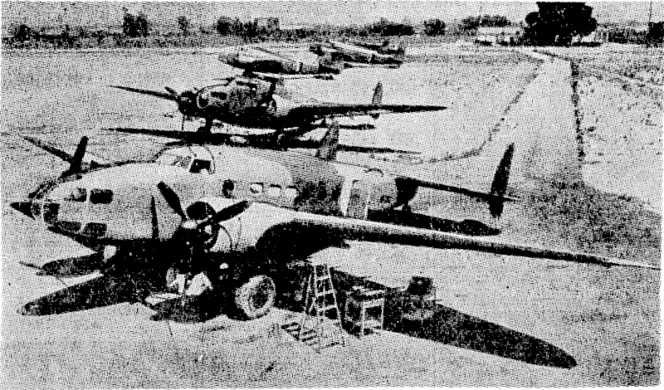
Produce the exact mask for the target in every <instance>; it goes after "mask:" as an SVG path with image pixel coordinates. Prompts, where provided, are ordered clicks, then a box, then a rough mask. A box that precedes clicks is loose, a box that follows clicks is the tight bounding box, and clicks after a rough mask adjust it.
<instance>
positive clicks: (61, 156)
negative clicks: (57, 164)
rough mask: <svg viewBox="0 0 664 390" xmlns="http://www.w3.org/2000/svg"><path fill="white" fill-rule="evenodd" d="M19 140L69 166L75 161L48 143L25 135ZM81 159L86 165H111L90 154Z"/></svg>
mask: <svg viewBox="0 0 664 390" xmlns="http://www.w3.org/2000/svg"><path fill="white" fill-rule="evenodd" d="M21 138H23V139H24V140H26V141H28V142H30V143H31V144H33V145H35V146H37V147H38V148H40V149H43V150H45V151H47V152H49V153H50V154H52V155H54V156H56V157H58V158H59V159H61V160H63V161H66V162H68V163H70V164H71V163H73V162H74V161H75V160H76V159H77V157H76V155H75V154H70V153H68V152H65V151H64V150H62V149H60V148H58V147H56V146H54V145H51V144H49V143H48V142H44V141H40V140H38V139H36V138H32V137H28V136H25V135H21ZM86 142H87V141H86ZM81 159H82V160H83V161H84V162H87V163H92V162H94V163H95V164H96V165H107V164H112V161H111V160H109V159H107V158H103V157H100V156H96V155H93V154H91V153H85V156H81Z"/></svg>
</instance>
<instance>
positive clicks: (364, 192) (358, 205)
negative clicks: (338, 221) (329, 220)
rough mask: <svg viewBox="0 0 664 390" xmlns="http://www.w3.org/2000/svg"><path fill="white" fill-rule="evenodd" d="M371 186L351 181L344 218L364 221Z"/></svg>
mask: <svg viewBox="0 0 664 390" xmlns="http://www.w3.org/2000/svg"><path fill="white" fill-rule="evenodd" d="M370 195H371V185H370V183H367V182H366V181H363V180H353V184H352V186H351V189H350V195H349V199H348V209H347V211H346V216H347V217H349V218H357V219H366V218H367V212H368V210H369V196H370Z"/></svg>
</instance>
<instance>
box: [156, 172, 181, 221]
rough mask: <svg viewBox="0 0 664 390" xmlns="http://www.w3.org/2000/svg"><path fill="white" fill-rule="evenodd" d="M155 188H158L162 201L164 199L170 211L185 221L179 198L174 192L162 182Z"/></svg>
mask: <svg viewBox="0 0 664 390" xmlns="http://www.w3.org/2000/svg"><path fill="white" fill-rule="evenodd" d="M157 188H159V191H160V192H161V195H162V196H163V197H164V199H166V203H168V205H169V206H170V207H171V209H173V211H175V213H176V214H177V215H179V216H180V218H182V219H187V215H186V214H185V213H184V210H183V209H182V204H181V203H180V197H179V196H178V194H176V193H175V191H173V189H172V188H171V187H169V186H168V184H166V183H164V182H163V181H161V182H159V184H157Z"/></svg>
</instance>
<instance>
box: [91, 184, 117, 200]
mask: <svg viewBox="0 0 664 390" xmlns="http://www.w3.org/2000/svg"><path fill="white" fill-rule="evenodd" d="M112 201H113V191H111V190H100V189H97V188H95V189H93V190H91V191H90V203H95V204H109V203H111V202H112Z"/></svg>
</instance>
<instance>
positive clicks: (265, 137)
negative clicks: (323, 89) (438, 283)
mask: <svg viewBox="0 0 664 390" xmlns="http://www.w3.org/2000/svg"><path fill="white" fill-rule="evenodd" d="M104 130H108V131H116V132H119V133H127V134H141V135H150V136H154V137H163V138H171V139H177V140H180V141H183V142H185V143H205V144H225V143H231V144H239V142H233V140H232V137H240V138H242V139H245V140H246V144H247V146H256V147H260V146H261V145H265V146H266V147H273V146H274V145H273V142H274V138H273V137H271V134H245V133H242V134H240V133H237V134H234V133H216V134H201V133H197V132H193V131H178V130H154V129H134V128H119V127H118V128H105V129H104ZM282 142H283V144H281V145H282V146H283V147H286V148H300V149H317V148H319V147H320V144H321V143H320V141H317V140H311V139H297V138H289V139H286V140H284V141H282ZM338 150H339V151H342V152H355V153H399V154H419V152H418V151H415V150H405V149H394V148H387V147H380V146H356V145H343V144H340V145H339V146H338ZM62 153H64V152H62ZM54 154H55V153H54ZM65 155H66V156H65V157H67V158H69V155H67V154H66V153H65ZM66 161H69V160H66Z"/></svg>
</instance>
